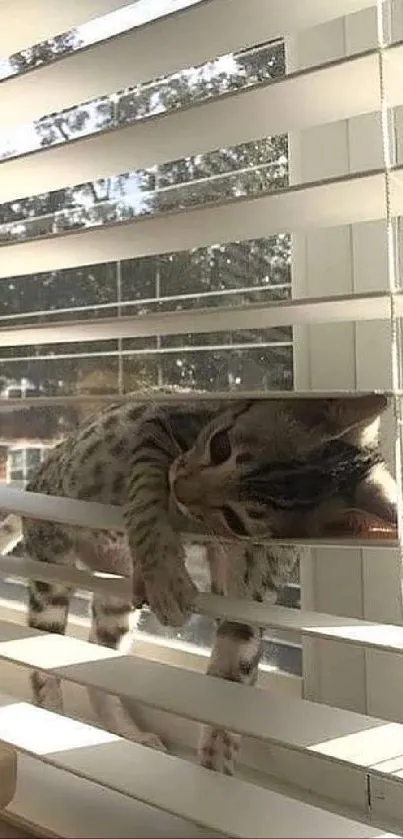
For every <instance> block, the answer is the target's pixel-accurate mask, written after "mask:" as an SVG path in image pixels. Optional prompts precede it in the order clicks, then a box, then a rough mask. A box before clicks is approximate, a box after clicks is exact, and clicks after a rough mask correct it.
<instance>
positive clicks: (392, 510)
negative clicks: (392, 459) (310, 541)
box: [325, 463, 397, 539]
mask: <svg viewBox="0 0 403 839" xmlns="http://www.w3.org/2000/svg"><path fill="white" fill-rule="evenodd" d="M325 531H326V533H327V535H332V536H335V537H339V536H344V537H353V538H354V537H359V536H362V537H364V538H370V539H371V538H372V539H374V538H375V539H376V538H386V539H387V538H397V486H396V482H395V481H394V479H393V478H392V475H391V474H390V472H388V470H387V468H386V466H385V465H384V464H383V463H380V464H378V465H377V466H375V467H374V468H373V469H372V470H371V474H370V475H369V476H368V477H367V478H366V479H365V481H362V483H360V484H359V485H358V487H357V490H356V493H355V497H354V499H352V502H351V503H350V504H349V505H348V506H346V508H345V509H344V510H339V511H338V515H337V517H336V519H335V520H333V521H329V522H328V523H327V524H326V525H325Z"/></svg>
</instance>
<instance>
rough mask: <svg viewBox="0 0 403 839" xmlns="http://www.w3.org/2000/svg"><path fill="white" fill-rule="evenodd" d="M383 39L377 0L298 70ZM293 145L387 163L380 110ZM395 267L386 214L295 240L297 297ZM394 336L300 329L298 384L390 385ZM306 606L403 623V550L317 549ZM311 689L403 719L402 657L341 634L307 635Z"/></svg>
mask: <svg viewBox="0 0 403 839" xmlns="http://www.w3.org/2000/svg"><path fill="white" fill-rule="evenodd" d="M396 11H397V12H398V13H399V18H400V20H399V22H398V21H397V15H396ZM401 12H402V3H401V0H399V3H397V4H395V9H394V24H395V31H396V35H398V32H397V29H398V28H399V29H400V28H401ZM399 37H401V35H400V36H399ZM376 43H377V26H376V9H375V7H374V8H373V9H368V10H366V11H365V12H361V13H359V14H356V15H352V16H350V17H349V18H344V19H341V20H336V21H334V22H332V23H330V24H328V25H326V26H321V27H317V28H316V29H314V30H311V31H309V32H306V33H303V34H302V35H300V36H298V38H295V39H290V41H289V43H288V44H287V47H288V52H287V55H288V61H289V69H298V68H301V67H305V66H309V65H311V64H315V63H319V62H321V61H326V60H330V59H332V58H339V57H342V56H343V55H347V54H350V53H353V52H357V51H359V50H363V49H366V48H369V47H373V46H375V45H376ZM399 119H400V115H399ZM290 152H291V178H292V180H293V181H294V182H297V181H306V180H311V179H312V180H316V179H320V178H322V177H329V176H337V175H342V174H347V173H348V172H352V171H360V170H361V171H362V170H365V169H368V168H369V169H372V168H379V167H381V166H383V154H382V135H381V125H380V116H379V114H378V115H375V114H374V115H373V114H370V115H366V116H364V117H360V118H356V119H352V120H348V121H347V120H346V121H343V122H338V123H335V124H332V125H325V126H320V127H315V128H313V129H310V130H308V131H304V132H302V133H301V134H299V135H298V136H292V137H291V138H290ZM387 267H388V263H387V249H386V235H385V224H384V223H383V222H371V223H366V224H360V225H353V226H348V227H343V228H341V227H339V228H333V229H321V230H316V231H312V232H310V233H309V234H307V235H305V234H303V235H299V234H298V235H297V236H295V237H294V240H293V294H294V296H295V297H309V296H322V295H325V294H329V295H330V294H338V293H340V294H343V293H351V292H357V293H360V292H365V291H368V290H384V289H387V287H388V275H387ZM390 337H391V332H390V325H389V324H388V323H382V322H366V323H359V324H353V323H346V324H329V325H326V324H324V325H315V326H312V327H299V328H297V329H296V330H295V383H296V388H297V389H302V390H307V389H314V390H332V389H352V390H368V389H372V388H381V389H383V388H391V347H390ZM393 435H394V421H393V416H392V413H391V414H390V416H389V417H387V420H386V422H385V423H384V445H385V450H386V452H387V455H388V457H389V458H391V459H392V458H393ZM302 605H303V607H304V608H308V609H315V610H317V611H322V612H330V613H333V614H338V615H348V616H352V617H360V618H366V619H369V620H372V619H373V620H377V621H382V622H393V623H401V622H402V595H401V586H400V559H399V555H398V551H393V550H381V549H368V550H367V549H366V550H362V551H361V550H346V549H344V550H343V549H338V550H334V549H333V550H330V549H328V550H325V549H323V550H316V551H312V553H311V555H310V556H309V557H307V559H306V560H305V561H304V563H303V568H302ZM386 679H387V680H388V682H387V683H388V692H387V694H386V692H385V691H384V688H383V686H384V684H385V680H386ZM304 691H305V696H306V697H308V698H311V699H315V700H317V701H322V702H325V703H329V704H332V705H337V706H340V707H344V708H349V709H353V710H357V711H363V712H365V711H366V712H368V713H371V714H375V715H379V716H385V717H392V718H394V719H399V720H403V663H402V659H401V658H399V657H397V656H393V655H385V654H379V653H374V652H373V651H363V650H359V649H355V648H354V647H347V646H343V645H341V644H338V643H337V644H336V643H331V642H311V641H309V642H304Z"/></svg>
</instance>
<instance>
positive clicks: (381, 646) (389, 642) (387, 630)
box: [0, 559, 403, 653]
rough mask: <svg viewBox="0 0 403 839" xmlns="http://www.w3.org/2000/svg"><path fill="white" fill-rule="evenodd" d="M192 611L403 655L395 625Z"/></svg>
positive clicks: (248, 611) (218, 600) (224, 606)
mask: <svg viewBox="0 0 403 839" xmlns="http://www.w3.org/2000/svg"><path fill="white" fill-rule="evenodd" d="M335 561H336V560H335ZM0 562H1V559H0ZM195 611H197V612H200V613H201V614H204V615H211V616H213V617H217V616H219V617H221V618H227V619H228V620H233V621H240V622H241V623H249V624H253V625H255V626H264V627H270V628H275V629H285V630H291V631H293V632H295V631H297V632H301V634H302V635H305V636H306V637H311V638H322V639H324V640H328V641H341V642H343V643H345V644H354V645H357V646H360V647H365V648H370V649H376V650H381V651H383V652H393V653H403V627H402V626H396V625H394V624H381V623H372V622H371V621H366V620H361V619H360V618H346V617H340V615H328V614H320V612H306V611H304V610H302V609H301V610H300V609H289V608H285V607H283V606H266V605H264V604H262V603H254V602H253V601H251V600H237V599H232V598H228V597H224V598H223V597H219V596H218V595H212V594H204V593H201V594H199V596H198V602H197V609H195Z"/></svg>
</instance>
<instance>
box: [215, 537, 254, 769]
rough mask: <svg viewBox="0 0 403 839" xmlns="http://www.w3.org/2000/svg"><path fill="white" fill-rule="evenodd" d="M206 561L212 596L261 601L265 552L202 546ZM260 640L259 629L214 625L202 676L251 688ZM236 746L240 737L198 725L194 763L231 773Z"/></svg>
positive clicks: (228, 622) (221, 622) (219, 729)
mask: <svg viewBox="0 0 403 839" xmlns="http://www.w3.org/2000/svg"><path fill="white" fill-rule="evenodd" d="M208 560H209V565H210V575H211V590H212V592H213V593H215V594H221V595H225V594H228V595H229V596H231V595H232V596H233V597H248V598H250V599H254V600H258V601H262V600H263V598H264V594H265V592H266V589H267V560H266V552H265V551H262V549H260V548H255V549H254V548H253V546H247V547H245V546H233V547H231V549H230V551H229V552H228V555H226V554H224V552H223V549H222V548H221V547H220V546H213V545H212V546H209V548H208ZM262 636H263V629H262V628H260V627H253V626H249V625H247V624H244V623H236V622H234V621H229V620H221V621H219V624H218V628H217V632H216V637H215V641H214V644H213V647H212V651H211V656H210V661H209V665H208V669H207V675H209V676H216V677H217V678H220V679H227V680H228V681H231V682H238V683H239V684H243V685H254V684H256V682H257V677H258V668H259V662H260V659H261V655H262ZM240 742H241V737H240V735H239V734H237V733H235V732H232V731H227V730H226V729H222V728H215V727H211V726H205V727H203V729H202V733H201V738H200V742H199V760H200V763H201V764H202V766H205V767H206V768H208V769H213V770H215V771H216V772H223V773H224V774H226V775H233V774H234V764H235V760H236V758H237V755H238V751H239V747H240Z"/></svg>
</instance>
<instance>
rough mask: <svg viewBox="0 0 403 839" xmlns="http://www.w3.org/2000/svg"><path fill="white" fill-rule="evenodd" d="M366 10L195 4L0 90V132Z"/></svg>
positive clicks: (278, 0)
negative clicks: (2, 128) (140, 83)
mask: <svg viewBox="0 0 403 839" xmlns="http://www.w3.org/2000/svg"><path fill="white" fill-rule="evenodd" d="M19 2H20V3H22V0H19ZM37 2H38V0H36V2H35V4H34V5H36V4H37ZM50 2H51V0H50ZM77 2H78V0H77ZM26 3H27V4H28V3H29V0H26ZM372 4H373V0H372V2H371V0H338V2H337V5H336V4H335V3H334V0H304V2H303V3H301V2H300V0H287V3H284V2H283V0H248V9H247V13H246V10H245V4H244V0H202V2H199V3H196V4H195V5H194V6H191V7H190V8H188V9H184V10H180V11H178V12H176V13H173V14H169V15H167V16H166V17H164V18H158V19H157V20H155V21H151V22H149V23H146V24H144V25H142V26H137V27H135V28H133V29H131V30H130V31H129V32H127V33H124V34H122V35H118V36H115V37H113V38H110V39H109V40H107V41H104V42H102V43H100V44H96V45H94V46H92V47H89V48H87V49H84V50H80V51H78V52H76V53H74V54H73V55H70V56H68V57H66V58H64V59H60V60H59V61H57V62H54V63H53V64H51V65H49V66H47V67H41V68H39V69H37V70H35V71H31V72H29V73H26V74H24V75H21V76H19V77H14V78H10V79H9V80H7V81H6V82H3V83H2V84H1V85H0V125H3V126H9V125H11V124H13V123H14V124H15V123H17V122H19V123H22V122H27V121H28V120H33V119H37V118H39V117H41V116H43V115H44V114H50V113H54V112H57V111H61V110H63V109H65V108H69V107H72V106H74V105H76V104H78V103H80V102H84V101H86V100H89V99H95V98H97V97H98V96H106V95H107V94H111V93H115V92H116V91H119V90H123V89H124V88H125V87H130V86H134V85H135V84H138V83H139V82H144V81H150V80H153V79H157V78H159V77H160V76H164V75H167V74H169V73H174V72H176V71H178V70H181V69H183V68H185V67H191V66H194V65H198V64H202V63H203V62H206V61H209V60H210V59H213V58H215V57H216V56H219V55H223V54H226V53H230V52H236V51H239V50H242V49H246V48H248V47H253V46H254V45H255V44H257V43H258V44H261V43H263V42H265V41H270V40H271V39H273V38H280V37H283V36H284V35H285V34H287V33H288V32H294V31H297V30H299V29H304V28H307V27H311V26H315V25H316V24H319V23H322V22H324V21H326V20H331V19H332V18H335V17H339V16H342V15H343V14H347V13H349V12H354V11H358V10H359V9H363V8H366V7H368V6H371V5H372ZM87 5H88V4H87ZM229 23H230V24H231V25H229ZM105 67H107V68H108V72H107V73H105Z"/></svg>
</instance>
